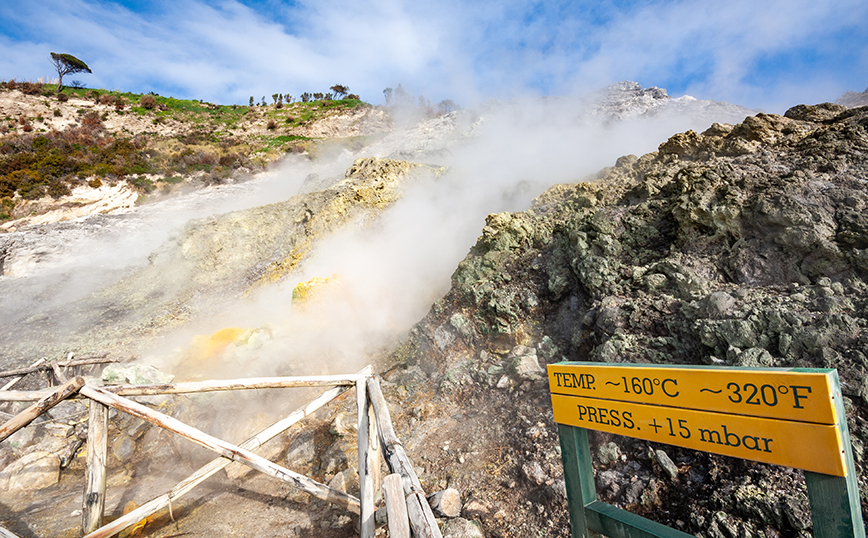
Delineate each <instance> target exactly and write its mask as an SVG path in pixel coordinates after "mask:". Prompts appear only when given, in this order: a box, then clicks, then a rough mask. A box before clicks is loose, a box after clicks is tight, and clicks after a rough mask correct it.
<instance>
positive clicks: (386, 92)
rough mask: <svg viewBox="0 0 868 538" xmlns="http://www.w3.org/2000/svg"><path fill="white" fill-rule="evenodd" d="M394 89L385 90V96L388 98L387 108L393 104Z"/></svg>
mask: <svg viewBox="0 0 868 538" xmlns="http://www.w3.org/2000/svg"><path fill="white" fill-rule="evenodd" d="M392 91H393V90H392V88H386V89H385V90H383V96H384V97H385V98H386V106H389V104H390V103H391V102H392Z"/></svg>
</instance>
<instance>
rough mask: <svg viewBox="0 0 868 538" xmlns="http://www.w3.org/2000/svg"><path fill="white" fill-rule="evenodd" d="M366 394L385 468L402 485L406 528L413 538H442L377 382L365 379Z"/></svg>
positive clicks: (372, 378)
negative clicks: (398, 479)
mask: <svg viewBox="0 0 868 538" xmlns="http://www.w3.org/2000/svg"><path fill="white" fill-rule="evenodd" d="M368 392H369V394H370V399H371V403H372V404H373V406H374V414H375V415H376V420H377V427H378V428H379V432H380V442H381V443H382V445H383V455H384V456H385V457H386V461H387V462H388V463H389V468H390V469H392V472H394V473H398V474H400V475H401V479H402V483H403V485H404V494H405V498H406V500H407V513H408V515H409V517H410V525H411V526H412V527H413V534H414V535H415V536H416V538H432V537H433V538H442V534H441V533H440V528H439V527H438V526H437V520H436V519H434V512H432V511H431V507H430V506H429V505H428V500H427V499H426V498H425V491H424V490H423V489H422V484H421V483H420V482H419V478H418V477H417V476H416V471H415V470H414V469H413V465H412V464H411V463H410V458H408V457H407V453H406V452H405V451H404V446H403V445H401V441H399V440H398V436H397V435H395V428H394V427H393V426H392V418H391V416H390V413H389V407H388V406H387V404H386V399H385V398H384V397H383V392H382V391H381V390H380V382H379V381H377V378H376V377H371V378H369V379H368Z"/></svg>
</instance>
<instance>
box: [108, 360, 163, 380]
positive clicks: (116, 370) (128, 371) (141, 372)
mask: <svg viewBox="0 0 868 538" xmlns="http://www.w3.org/2000/svg"><path fill="white" fill-rule="evenodd" d="M173 379H175V376H173V375H172V374H168V373H166V372H163V371H160V370H158V369H157V368H154V367H153V366H149V365H147V364H130V365H120V364H110V365H108V366H107V367H106V368H105V370H103V372H102V380H103V381H105V382H106V383H113V384H125V383H128V384H130V385H157V384H162V383H171V382H172V380H173Z"/></svg>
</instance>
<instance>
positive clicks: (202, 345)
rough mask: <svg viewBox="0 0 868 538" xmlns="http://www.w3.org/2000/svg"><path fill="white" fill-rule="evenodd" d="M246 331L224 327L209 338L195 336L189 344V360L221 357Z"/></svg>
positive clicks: (205, 335)
mask: <svg viewBox="0 0 868 538" xmlns="http://www.w3.org/2000/svg"><path fill="white" fill-rule="evenodd" d="M245 332H247V329H242V328H241V327H226V328H225V329H220V330H219V331H217V332H215V333H214V334H212V335H211V336H208V335H207V334H197V335H196V336H194V337H193V339H192V341H191V342H190V358H192V359H194V360H203V359H209V358H213V357H217V356H219V355H221V354H222V353H223V352H224V351H225V350H226V348H227V347H229V344H231V343H233V342H235V341H236V340H238V338H240V337H241V335H243V334H244V333H245Z"/></svg>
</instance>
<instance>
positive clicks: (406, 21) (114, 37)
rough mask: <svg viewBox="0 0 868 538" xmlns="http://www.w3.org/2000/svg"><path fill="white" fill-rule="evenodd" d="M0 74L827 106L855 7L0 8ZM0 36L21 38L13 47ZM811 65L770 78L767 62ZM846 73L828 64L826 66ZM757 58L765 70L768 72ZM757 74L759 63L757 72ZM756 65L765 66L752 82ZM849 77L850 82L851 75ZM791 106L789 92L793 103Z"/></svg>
mask: <svg viewBox="0 0 868 538" xmlns="http://www.w3.org/2000/svg"><path fill="white" fill-rule="evenodd" d="M0 18H2V19H4V20H5V23H0V28H6V30H5V32H6V33H7V34H9V36H7V37H6V38H5V39H4V38H3V37H2V36H0V78H11V77H13V76H15V77H19V78H29V79H36V78H38V77H45V76H50V75H51V71H50V65H49V64H48V62H47V60H46V58H47V54H48V52H49V51H51V50H60V51H66V52H71V53H73V54H76V55H77V56H79V57H81V58H82V59H83V60H85V61H86V62H88V63H89V64H90V65H91V68H92V69H93V70H94V74H93V75H92V76H87V78H86V79H85V78H84V76H82V81H83V82H85V83H86V84H89V85H91V84H93V85H97V86H103V87H108V88H111V89H115V88H121V89H127V90H131V91H148V90H150V89H155V90H157V91H159V92H160V93H175V94H176V96H184V97H191V98H192V97H196V98H203V99H206V100H210V101H218V102H245V101H246V100H247V97H248V96H250V95H253V96H254V97H255V98H256V99H257V100H258V99H259V98H260V97H261V96H262V95H266V96H268V95H271V94H272V93H275V92H280V93H291V94H293V95H298V94H300V93H301V92H303V91H327V88H328V87H329V86H331V85H332V84H335V83H341V84H345V85H347V86H349V87H350V89H351V90H352V91H353V92H355V93H359V94H360V95H361V96H362V97H363V98H365V99H367V100H369V101H372V102H379V101H380V100H381V95H380V92H381V90H382V89H383V88H384V87H386V86H395V85H397V84H398V83H399V82H400V83H402V84H403V85H404V87H405V88H407V89H408V90H409V91H411V92H413V93H415V94H425V95H426V96H427V97H429V98H430V99H432V100H433V101H434V102H437V101H439V100H440V99H444V98H452V99H454V100H456V101H458V102H463V103H465V104H467V102H468V101H474V100H478V99H484V98H487V97H490V96H495V97H501V98H503V97H507V98H508V97H510V96H516V95H521V94H523V93H526V92H542V93H560V94H564V93H570V92H575V91H580V90H587V89H591V88H596V87H599V86H602V85H604V84H607V83H609V82H613V81H617V80H638V81H639V82H641V83H643V84H644V85H657V86H663V87H669V89H670V90H673V91H674V93H679V92H681V91H687V92H690V93H692V94H696V95H697V96H698V97H703V98H713V99H721V100H729V101H734V102H739V103H740V104H746V105H748V106H767V107H769V106H777V105H778V104H779V103H782V102H784V101H789V102H792V100H797V101H803V100H808V101H810V100H812V99H814V100H815V99H819V98H823V96H825V99H834V98H835V97H837V95H838V94H840V93H841V92H842V91H843V90H846V89H861V88H862V86H863V85H864V84H865V82H864V80H860V79H859V76H860V74H862V73H864V72H865V67H866V63H868V57H866V53H864V52H862V53H859V52H854V51H860V50H862V51H864V50H865V49H866V48H865V43H864V42H861V43H858V42H857V43H846V44H845V43H843V42H842V40H841V38H840V36H841V35H842V34H843V32H846V31H850V32H855V33H856V34H855V35H856V36H857V38H858V39H863V40H868V33H866V31H865V30H859V28H860V27H861V28H866V27H868V4H865V2H864V1H863V0H830V1H826V2H816V1H814V0H789V1H783V0H774V1H769V2H756V1H753V0H732V1H730V2H725V3H720V2H709V1H702V2H695V1H691V2H688V1H685V0H673V1H658V2H653V3H650V4H649V3H636V4H634V5H632V6H627V7H624V6H623V4H620V5H618V6H616V5H615V4H613V3H600V2H527V1H518V0H511V1H504V2H481V3H466V2H458V1H456V0H440V1H437V2H433V3H432V2H426V3H418V2H409V1H406V0H375V1H373V2H369V3H358V2H350V1H346V0H335V1H332V2H313V1H311V0H305V1H303V2H300V3H296V4H292V5H286V4H275V3H270V4H269V5H268V7H262V8H258V9H254V8H251V7H248V6H245V5H244V4H242V3H239V2H237V1H233V0H227V1H223V2H220V3H214V4H211V3H206V2H202V1H198V0H181V1H179V2H174V3H168V2H167V3H164V4H158V5H157V7H152V8H151V9H150V10H149V11H146V12H142V13H138V12H135V11H132V10H129V9H126V8H123V7H120V6H118V5H116V4H112V3H107V2H101V1H97V0H70V1H60V0H53V1H47V2H41V3H39V5H36V4H31V3H24V4H21V5H16V6H14V7H13V6H10V5H7V6H0ZM11 35H15V36H24V37H19V38H16V39H13V38H12V37H11ZM808 48H811V49H812V53H813V54H814V55H816V56H817V57H816V58H814V59H809V61H808V62H807V63H805V64H804V65H801V66H800V68H799V69H798V71H799V72H798V73H794V72H793V69H789V70H788V69H787V68H786V67H784V68H781V69H780V70H779V71H777V70H775V68H774V65H773V62H772V61H771V60H770V58H774V57H776V56H777V55H785V54H788V53H789V52H791V51H797V52H799V51H801V52H804V50H803V49H808ZM835 57H841V58H852V61H853V62H857V63H858V65H853V66H829V65H824V64H829V62H828V61H827V60H828V58H835ZM770 62H771V63H770ZM769 65H771V66H772V67H768V66H769ZM763 66H766V67H765V69H766V72H765V73H762V72H758V70H759V69H763ZM862 76H864V75H862ZM802 96H804V97H802Z"/></svg>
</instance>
